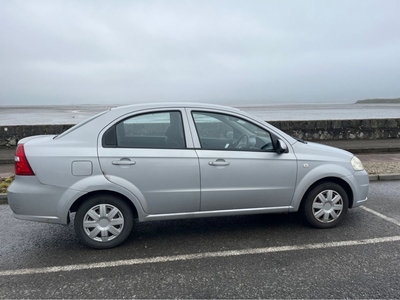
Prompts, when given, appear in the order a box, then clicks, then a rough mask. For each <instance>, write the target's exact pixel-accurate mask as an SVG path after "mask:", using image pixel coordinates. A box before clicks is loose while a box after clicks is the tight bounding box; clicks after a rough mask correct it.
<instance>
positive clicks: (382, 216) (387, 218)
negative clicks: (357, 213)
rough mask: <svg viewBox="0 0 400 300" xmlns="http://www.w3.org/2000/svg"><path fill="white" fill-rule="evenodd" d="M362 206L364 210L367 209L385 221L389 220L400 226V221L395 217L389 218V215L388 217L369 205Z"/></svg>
mask: <svg viewBox="0 0 400 300" xmlns="http://www.w3.org/2000/svg"><path fill="white" fill-rule="evenodd" d="M361 208H362V209H363V210H365V211H367V212H369V213H371V214H373V215H375V216H377V217H379V218H381V219H384V220H385V221H388V222H390V223H393V224H396V225H397V226H400V222H399V221H397V220H395V219H392V218H389V217H387V216H385V215H382V214H381V213H378V212H377V211H375V210H373V209H370V208H368V207H365V206H361Z"/></svg>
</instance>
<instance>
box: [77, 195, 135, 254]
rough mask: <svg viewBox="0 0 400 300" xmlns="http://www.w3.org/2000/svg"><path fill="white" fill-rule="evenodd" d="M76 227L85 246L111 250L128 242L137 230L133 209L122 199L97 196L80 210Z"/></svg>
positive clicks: (86, 202)
mask: <svg viewBox="0 0 400 300" xmlns="http://www.w3.org/2000/svg"><path fill="white" fill-rule="evenodd" d="M74 226H75V232H76V234H77V236H78V237H79V239H80V240H81V242H82V243H84V244H85V245H87V246H89V247H92V248H96V249H107V248H112V247H115V246H118V245H119V244H121V243H122V242H123V241H125V240H126V238H127V237H128V236H129V234H130V233H131V231H132V228H133V215H132V211H131V209H130V207H129V205H127V204H126V203H125V202H124V201H122V200H121V199H120V198H118V197H115V196H112V195H96V196H93V197H90V198H89V199H87V200H86V201H85V202H84V203H83V204H82V205H81V206H80V207H79V208H78V211H77V213H76V216H75V222H74Z"/></svg>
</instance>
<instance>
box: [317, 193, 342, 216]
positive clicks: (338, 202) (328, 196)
mask: <svg viewBox="0 0 400 300" xmlns="http://www.w3.org/2000/svg"><path fill="white" fill-rule="evenodd" d="M312 211H313V214H314V217H315V219H317V220H318V221H319V222H321V223H330V222H333V221H335V220H336V219H337V218H339V216H340V214H341V213H342V211H343V199H342V197H341V196H340V194H339V193H338V192H336V191H334V190H326V191H323V192H321V193H319V194H318V195H317V197H315V199H314V201H313V203H312Z"/></svg>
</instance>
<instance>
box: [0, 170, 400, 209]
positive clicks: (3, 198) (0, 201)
mask: <svg viewBox="0 0 400 300" xmlns="http://www.w3.org/2000/svg"><path fill="white" fill-rule="evenodd" d="M368 177H369V181H388V180H400V174H379V175H369V176H368ZM4 204H8V200H7V194H0V205H4Z"/></svg>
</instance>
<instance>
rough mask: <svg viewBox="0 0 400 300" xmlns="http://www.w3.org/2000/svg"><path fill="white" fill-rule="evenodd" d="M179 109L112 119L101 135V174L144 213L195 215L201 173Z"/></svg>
mask: <svg viewBox="0 0 400 300" xmlns="http://www.w3.org/2000/svg"><path fill="white" fill-rule="evenodd" d="M185 124H186V125H187V118H186V115H185V114H182V111H181V110H168V111H163V110H161V111H150V112H145V113H140V114H133V115H131V116H127V117H125V118H123V119H122V120H119V121H116V122H115V123H114V124H112V125H110V126H109V127H107V128H106V129H105V130H104V134H101V135H100V140H99V146H98V155H99V160H100V165H101V168H102V171H103V174H104V175H105V176H106V178H107V179H108V180H110V181H112V182H114V183H116V184H119V185H121V186H124V187H125V188H127V189H129V190H130V191H131V192H132V193H133V194H134V195H135V196H136V197H137V198H138V199H139V201H140V202H141V203H142V206H143V209H144V211H145V212H146V213H148V214H166V213H182V212H193V211H199V208H200V174H199V165H198V157H197V155H196V152H195V150H194V149H188V147H187V146H188V145H189V146H190V148H192V138H191V136H190V133H189V132H188V131H187V130H185V128H184V125H185Z"/></svg>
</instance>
